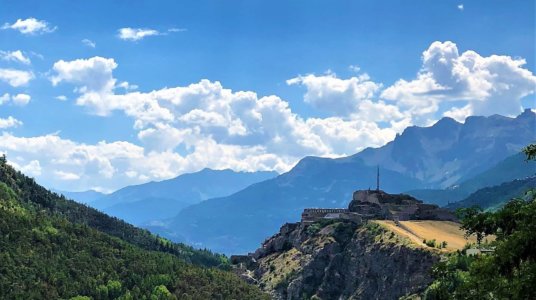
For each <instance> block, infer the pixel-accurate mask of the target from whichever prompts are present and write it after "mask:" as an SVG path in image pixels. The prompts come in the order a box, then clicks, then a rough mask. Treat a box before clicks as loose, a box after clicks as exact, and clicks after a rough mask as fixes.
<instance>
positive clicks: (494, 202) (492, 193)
mask: <svg viewBox="0 0 536 300" xmlns="http://www.w3.org/2000/svg"><path fill="white" fill-rule="evenodd" d="M530 189H536V176H532V177H528V178H524V179H516V180H513V181H510V182H505V183H502V184H500V185H496V186H492V187H486V188H483V189H479V190H478V191H476V192H474V193H472V194H471V195H470V196H469V197H467V198H465V199H464V200H462V201H459V202H456V203H451V204H449V205H448V206H447V208H450V209H456V208H460V207H471V206H475V205H476V206H480V207H481V208H482V209H484V210H496V209H499V208H501V207H502V206H503V205H504V204H506V202H508V201H509V200H510V199H512V198H516V197H522V196H523V194H524V193H525V192H527V191H528V190H530Z"/></svg>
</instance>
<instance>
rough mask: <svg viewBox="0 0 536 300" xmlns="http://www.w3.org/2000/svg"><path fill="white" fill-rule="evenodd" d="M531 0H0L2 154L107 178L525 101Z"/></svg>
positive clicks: (97, 184) (389, 132) (325, 150)
mask: <svg viewBox="0 0 536 300" xmlns="http://www.w3.org/2000/svg"><path fill="white" fill-rule="evenodd" d="M534 6H535V4H534V2H533V1H288V0H287V1H251V0H249V1H91V2H80V1H47V2H46V3H45V2H43V1H3V0H0V24H2V30H0V51H2V52H0V58H1V59H0V96H1V97H3V98H4V100H0V103H2V104H0V132H3V135H1V136H0V152H4V153H7V154H8V159H10V161H11V162H12V163H13V164H14V165H15V166H17V167H19V168H20V169H22V170H23V171H25V172H27V173H29V174H30V175H32V176H35V177H36V178H37V179H38V180H39V181H40V182H43V183H44V184H45V185H47V186H50V187H55V188H59V189H65V190H84V189H89V188H94V189H99V190H103V191H111V190H114V189H117V188H119V187H121V186H124V185H127V184H134V183H140V182H144V181H147V180H161V179H165V178H169V177H173V176H176V175H179V174H181V173H184V172H190V171H195V170H198V169H201V168H204V167H212V168H226V167H230V168H233V169H235V170H260V169H275V170H278V171H280V172H282V171H285V170H288V168H290V167H291V166H292V165H293V164H295V163H296V161H297V160H298V159H299V158H301V157H303V156H305V155H319V156H331V157H336V156H342V155H349V154H352V153H355V152H357V151H359V150H360V149H363V148H364V147H369V146H381V145H382V144H384V143H385V142H387V141H389V140H390V139H392V138H393V137H394V135H395V134H396V133H399V132H401V131H402V130H403V129H404V128H405V127H406V126H409V125H423V126H424V125H430V124H432V123H433V122H434V121H436V120H438V119H439V118H441V117H443V116H450V117H454V118H455V119H457V120H459V121H463V119H464V118H465V117H466V116H468V115H473V114H479V115H489V114H493V113H502V114H506V115H511V116H513V115H516V114H517V113H519V112H520V111H521V109H522V107H529V108H534V106H535V104H534V102H535V101H534V89H535V88H534V86H535V82H536V79H535V77H534V75H533V73H534V66H535V55H534V53H536V51H535V50H536V49H535V7H534ZM17 20H20V22H19V23H17ZM28 20H31V21H28ZM28 24H30V25H32V26H34V27H25V26H28ZM35 26H41V27H39V28H38V27H35ZM43 26H44V27H43ZM125 28H126V30H127V31H123V32H124V33H126V35H124V36H123V38H121V36H120V32H121V31H120V30H121V29H124V30H125ZM136 32H138V33H139V34H141V33H143V32H145V34H147V35H146V36H145V37H143V38H139V39H136V38H135V37H133V36H132V35H133V34H134V33H136ZM129 34H130V35H131V36H129ZM83 40H87V41H86V42H85V43H84V42H82V41H83ZM17 51H20V52H17ZM28 60H29V61H28ZM522 60H524V61H522ZM60 61H63V62H64V63H63V64H62V63H59V64H58V62H60ZM2 70H3V71H2ZM14 70H15V71H22V72H26V73H16V74H14V73H13V72H12V71H14ZM8 71H11V72H8ZM2 72H3V73H2ZM16 76H19V77H16ZM20 76H23V77H24V76H26V80H24V78H21V77H20ZM28 76H30V77H28ZM15 79H19V80H22V82H15V81H14V80H15ZM25 81H27V82H25ZM123 82H128V83H129V85H128V89H125V88H124V87H121V86H126V85H125V84H123V85H122V83H123ZM151 91H155V93H150V92H151ZM239 91H244V92H246V95H242V94H240V93H238V92H239ZM59 96H63V97H60V98H62V99H63V98H65V99H63V100H58V99H57V98H58V97H59ZM28 98H29V99H28ZM134 106H135V107H134ZM50 149H52V150H50ZM47 150H48V151H47ZM43 152H50V153H43ZM140 161H145V162H140Z"/></svg>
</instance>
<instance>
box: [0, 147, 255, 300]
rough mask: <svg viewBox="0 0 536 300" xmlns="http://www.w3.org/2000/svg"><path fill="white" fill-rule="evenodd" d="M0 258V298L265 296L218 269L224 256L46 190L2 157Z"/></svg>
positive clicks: (224, 266) (230, 274) (223, 264)
mask: <svg viewBox="0 0 536 300" xmlns="http://www.w3.org/2000/svg"><path fill="white" fill-rule="evenodd" d="M0 262H1V263H0V298H1V299H32V298H42V299H58V298H63V299H65V298H67V299H69V298H72V297H76V296H87V297H91V298H94V299H176V298H177V299H262V298H264V297H265V296H264V295H263V294H262V293H261V292H259V291H258V290H257V289H256V288H255V287H252V286H249V285H247V284H245V283H244V282H242V281H241V280H240V279H239V278H238V277H237V276H235V275H234V274H232V273H230V272H227V271H225V270H222V269H225V268H226V265H227V260H226V258H225V257H222V256H218V255H214V254H212V253H210V252H207V251H198V250H194V249H193V248H190V247H187V246H184V245H181V244H173V243H170V242H169V241H167V240H164V239H161V238H158V237H155V236H153V235H151V234H150V233H148V232H147V231H144V230H140V229H138V228H135V227H133V226H131V225H128V224H126V223H124V222H122V221H119V220H117V219H115V218H111V217H108V216H106V215H104V214H102V213H100V212H98V211H96V210H94V209H91V208H88V207H86V206H83V205H81V204H78V203H75V202H73V201H70V200H66V199H64V198H63V197H59V196H58V195H56V194H53V193H50V192H49V191H47V190H46V189H45V188H43V187H41V186H39V185H37V184H36V183H35V181H34V180H33V179H31V178H28V177H26V176H24V175H23V174H21V173H20V172H17V171H15V170H14V169H13V168H12V167H11V166H9V165H8V164H7V163H6V159H5V157H1V158H0ZM190 262H191V263H190ZM192 263H193V264H192ZM217 265H219V266H220V269H218V268H214V267H210V266H217ZM207 266H209V267H207ZM78 299H85V298H78Z"/></svg>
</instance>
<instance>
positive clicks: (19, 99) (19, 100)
mask: <svg viewBox="0 0 536 300" xmlns="http://www.w3.org/2000/svg"><path fill="white" fill-rule="evenodd" d="M31 99H32V97H30V95H27V94H17V95H15V96H13V97H12V98H11V100H12V101H13V103H15V104H16V105H19V106H25V105H27V104H28V103H30V100H31Z"/></svg>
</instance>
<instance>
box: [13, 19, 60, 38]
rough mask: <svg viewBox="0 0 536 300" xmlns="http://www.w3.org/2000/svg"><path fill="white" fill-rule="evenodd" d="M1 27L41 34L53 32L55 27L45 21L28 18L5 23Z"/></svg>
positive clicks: (23, 32) (24, 32)
mask: <svg viewBox="0 0 536 300" xmlns="http://www.w3.org/2000/svg"><path fill="white" fill-rule="evenodd" d="M2 29H13V30H17V31H19V32H20V33H22V34H42V33H50V32H53V31H55V30H56V29H57V27H56V26H54V27H50V25H49V24H48V23H47V22H46V21H42V20H37V19H35V18H28V19H25V20H23V19H18V20H17V21H16V22H15V23H13V24H9V23H5V24H4V26H2Z"/></svg>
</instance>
